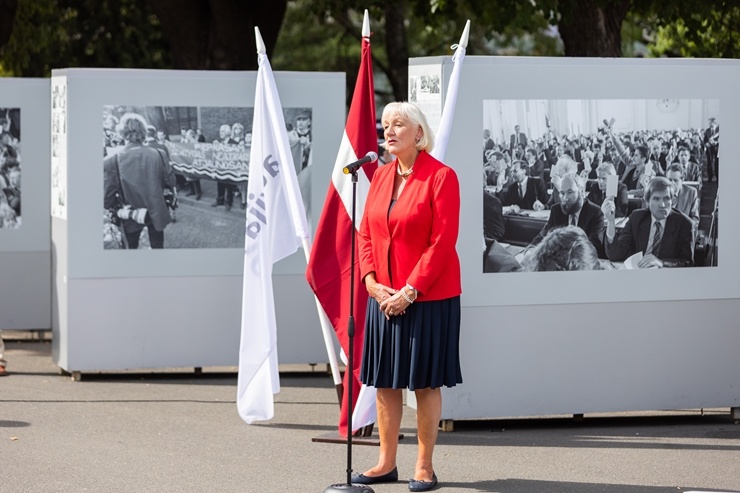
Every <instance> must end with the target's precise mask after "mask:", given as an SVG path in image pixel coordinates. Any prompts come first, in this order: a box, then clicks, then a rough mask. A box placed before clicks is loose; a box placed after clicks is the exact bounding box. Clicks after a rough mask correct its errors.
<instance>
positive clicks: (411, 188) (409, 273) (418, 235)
mask: <svg viewBox="0 0 740 493" xmlns="http://www.w3.org/2000/svg"><path fill="white" fill-rule="evenodd" d="M397 166H398V163H397V161H396V160H394V161H393V162H391V163H389V164H387V165H385V166H382V167H380V168H378V169H377V170H376V171H375V174H374V175H373V181H372V183H371V185H370V190H369V192H368V196H367V201H366V202H365V212H364V214H363V217H362V223H361V224H360V234H359V245H358V250H359V255H360V272H361V275H362V279H364V278H365V276H366V275H367V274H369V273H370V272H375V279H376V280H377V281H378V282H379V283H381V284H385V285H386V286H390V287H392V288H394V289H401V288H402V287H404V286H405V285H406V284H407V283H408V284H410V285H411V286H413V287H414V288H416V289H417V290H418V291H419V296H418V299H419V301H430V300H441V299H446V298H452V297H455V296H458V295H460V293H461V292H462V285H461V279H460V260H459V259H458V256H457V251H456V250H455V245H456V243H457V233H458V230H459V229H460V185H459V183H458V180H457V175H456V174H455V171H454V170H453V169H452V168H450V167H448V166H445V165H444V164H442V163H441V162H439V161H437V160H436V159H434V158H433V157H432V156H430V155H429V154H427V153H426V152H424V151H422V152H421V153H420V154H419V157H418V158H417V159H416V163H415V164H414V172H413V173H412V174H411V176H409V178H408V179H407V182H406V185H405V187H404V189H403V191H402V192H401V195H400V196H399V198H398V201H396V204H395V205H394V206H393V209H392V210H391V212H390V214H388V208H389V207H390V204H391V197H392V196H393V181H394V180H395V177H396V168H397Z"/></svg>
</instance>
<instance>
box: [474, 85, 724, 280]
mask: <svg viewBox="0 0 740 493" xmlns="http://www.w3.org/2000/svg"><path fill="white" fill-rule="evenodd" d="M719 113H720V112H719V101H718V100H713V99H679V100H671V99H658V100H648V99H626V100H619V99H603V100H600V99H599V100H586V99H584V100H486V101H484V102H483V136H484V141H483V149H482V151H483V163H482V164H483V185H484V201H483V218H484V220H483V223H484V227H483V231H482V234H483V238H484V242H483V244H484V256H483V259H484V262H483V264H484V267H483V272H502V271H503V270H500V269H498V267H494V262H491V259H492V258H493V255H492V253H491V252H492V251H493V250H495V252H494V253H495V254H496V256H497V258H501V256H502V255H503V253H504V252H505V253H506V254H508V255H509V256H510V257H511V258H513V259H516V261H517V262H518V263H519V266H520V268H507V270H506V272H511V271H519V270H525V269H524V268H523V265H524V261H525V260H526V259H528V258H529V257H530V256H531V255H532V254H533V251H534V250H535V249H537V248H538V247H539V246H540V244H541V243H542V242H543V241H544V238H546V237H547V236H548V235H549V234H551V233H552V232H553V231H556V230H558V229H561V228H563V227H566V226H574V227H576V228H579V229H580V230H581V231H582V232H583V233H584V234H585V235H586V238H587V239H588V240H589V242H590V243H591V245H592V247H593V249H594V251H595V252H596V255H597V258H598V259H599V261H600V265H601V267H602V268H604V269H605V270H612V269H631V268H646V267H656V268H665V267H715V266H717V265H718V264H719V261H718V249H717V231H718V218H719V198H718V182H719V161H720V156H721V152H719V149H720V145H719ZM658 179H659V180H658ZM564 182H565V184H564ZM648 189H650V191H649V192H648ZM494 199H498V200H497V201H495V200H494ZM499 203H500V204H501V207H500V209H501V212H500V213H499V212H498V209H499V208H498V204H499ZM574 208H576V209H577V210H578V211H579V213H578V214H575V215H574V214H573V213H572V212H568V211H571V210H573V209H574ZM661 216H665V217H661ZM499 218H500V221H499ZM584 220H586V221H585V222H584ZM573 221H575V223H574V222H573ZM499 222H501V223H502V227H497V228H496V231H500V230H503V234H502V235H500V234H499V235H498V237H496V238H494V237H493V235H492V231H493V226H492V225H493V224H496V225H497V226H498V225H499ZM597 222H598V224H596V223H597ZM655 222H658V223H659V224H660V226H659V227H660V228H665V230H664V231H661V235H660V240H659V243H658V245H657V250H655V252H653V249H654V248H655V247H654V245H653V243H654V240H653V238H652V235H654V234H655V233H654V226H653V224H654V223H655ZM645 228H648V230H649V231H647V232H646V230H645ZM651 231H652V233H651ZM628 243H629V245H628ZM648 243H649V244H648ZM494 245H495V247H496V248H495V249H494V248H493V246H494ZM638 256H641V257H640V258H639V259H638V258H636V257H638ZM507 260H508V257H507ZM543 265H546V263H544V264H543ZM539 270H541V269H539ZM558 270H565V269H558Z"/></svg>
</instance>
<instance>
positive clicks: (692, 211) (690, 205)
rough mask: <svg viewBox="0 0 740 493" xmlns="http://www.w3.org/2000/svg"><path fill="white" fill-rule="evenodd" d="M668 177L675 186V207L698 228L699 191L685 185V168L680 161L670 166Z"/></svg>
mask: <svg viewBox="0 0 740 493" xmlns="http://www.w3.org/2000/svg"><path fill="white" fill-rule="evenodd" d="M666 178H668V180H670V182H671V187H672V188H673V208H674V209H676V210H679V211H681V212H683V213H684V214H686V215H687V216H688V217H689V219H691V222H693V223H694V230H696V228H698V227H699V192H697V190H696V188H694V187H691V186H689V185H684V168H683V167H682V166H681V164H680V163H673V164H671V165H670V166H668V170H667V171H666Z"/></svg>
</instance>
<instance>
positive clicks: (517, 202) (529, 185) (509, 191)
mask: <svg viewBox="0 0 740 493" xmlns="http://www.w3.org/2000/svg"><path fill="white" fill-rule="evenodd" d="M528 170H529V166H528V165H527V163H526V162H525V161H514V162H513V163H512V164H511V173H512V178H513V182H512V183H511V184H509V186H508V187H506V188H505V189H504V190H503V196H502V200H501V202H502V203H503V205H504V206H505V207H504V213H512V212H514V213H516V212H519V210H521V209H533V210H536V211H541V210H543V209H545V204H546V203H547V201H548V196H547V189H546V187H545V182H544V181H542V180H541V179H539V178H530V177H529V176H527V171H528Z"/></svg>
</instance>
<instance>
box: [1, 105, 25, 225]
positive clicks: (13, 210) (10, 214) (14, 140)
mask: <svg viewBox="0 0 740 493" xmlns="http://www.w3.org/2000/svg"><path fill="white" fill-rule="evenodd" d="M22 222H23V221H22V217H21V126H20V109H19V108H0V229H18V228H20V227H21V224H22Z"/></svg>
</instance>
